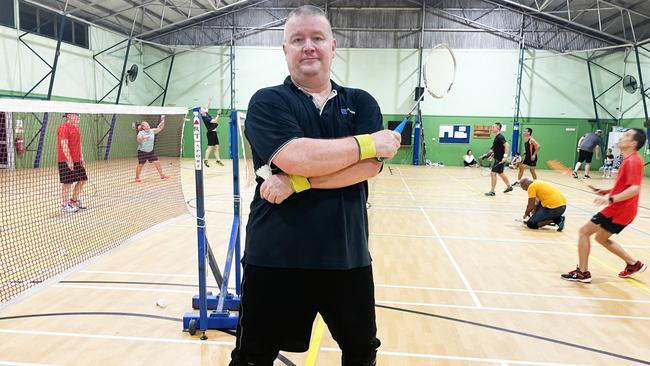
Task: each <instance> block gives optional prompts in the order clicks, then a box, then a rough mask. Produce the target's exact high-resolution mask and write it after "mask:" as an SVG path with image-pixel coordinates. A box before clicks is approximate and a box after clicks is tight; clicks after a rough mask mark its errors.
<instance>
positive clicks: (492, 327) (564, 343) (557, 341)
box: [376, 305, 650, 365]
mask: <svg viewBox="0 0 650 366" xmlns="http://www.w3.org/2000/svg"><path fill="white" fill-rule="evenodd" d="M376 306H377V307H379V308H383V309H387V310H395V311H400V312H404V313H409V314H414V315H423V316H427V317H431V318H436V319H442V320H447V321H452V322H456V323H461V324H465V325H473V326H476V327H480V328H485V329H490V330H496V331H499V332H504V333H509V334H513V335H518V336H523V337H528V338H532V339H535V340H539V341H544V342H549V343H553V344H557V345H562V346H567V347H571V348H575V349H579V350H583V351H588V352H593V353H598V354H601V355H605V356H610V357H615V358H618V359H623V360H626V361H632V362H636V363H641V364H644V365H650V362H649V361H646V360H642V359H638V358H634V357H630V356H626V355H622V354H618V353H614V352H610V351H605V350H601V349H598V348H593V347H588V346H583V345H581V344H577V343H571V342H567V341H563V340H560V339H556V338H549V337H544V336H540V335H536V334H532V333H526V332H522V331H518V330H514V329H508V328H504V327H498V326H495V325H490V324H486V323H479V322H475V321H470V320H465V319H460V318H454V317H451V316H445V315H440V314H434V313H427V312H423V311H418V310H411V309H404V308H397V307H393V306H387V305H376Z"/></svg>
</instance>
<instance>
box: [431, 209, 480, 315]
mask: <svg viewBox="0 0 650 366" xmlns="http://www.w3.org/2000/svg"><path fill="white" fill-rule="evenodd" d="M420 212H422V214H423V215H424V218H425V219H426V220H427V223H428V224H429V227H431V230H433V233H434V234H435V235H436V238H437V239H438V242H439V243H440V246H442V249H443V250H444V251H445V254H447V258H449V261H450V262H451V264H452V266H453V267H454V269H455V270H456V273H458V276H460V279H461V281H463V284H464V285H465V288H467V290H468V291H469V295H470V296H471V297H472V300H473V301H474V305H475V306H476V307H479V308H480V307H482V306H483V305H481V301H479V299H478V296H476V294H475V293H474V290H473V289H472V286H471V285H470V284H469V281H467V278H465V275H464V274H463V271H461V269H460V266H459V265H458V263H457V262H456V260H455V259H454V256H453V255H452V254H451V252H450V251H449V248H447V244H445V241H444V240H443V239H442V237H441V236H440V234H439V233H438V230H437V229H436V227H435V226H434V225H433V222H431V219H429V215H427V212H426V211H424V209H423V208H420Z"/></svg>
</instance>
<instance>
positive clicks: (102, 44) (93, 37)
mask: <svg viewBox="0 0 650 366" xmlns="http://www.w3.org/2000/svg"><path fill="white" fill-rule="evenodd" d="M22 33H23V32H22V31H19V30H17V29H13V28H8V27H3V26H0V70H1V71H2V72H0V90H2V91H5V92H7V91H11V92H20V93H21V94H25V93H26V92H27V91H29V89H31V88H32V87H33V86H34V85H35V84H36V83H37V82H38V81H39V80H40V79H41V78H43V77H44V76H45V75H46V74H47V73H48V72H49V71H50V68H49V67H48V66H47V65H46V64H45V63H43V61H41V60H40V59H39V58H38V56H37V55H35V54H34V53H33V52H32V51H30V50H29V48H27V46H25V45H24V44H23V43H21V42H20V41H19V39H18V37H19V36H20V35H21V34H22ZM123 39H124V38H123V37H121V36H119V35H115V34H113V33H110V32H107V31H103V30H101V29H99V28H95V27H91V28H90V31H89V40H90V49H85V48H82V47H77V46H73V45H69V44H66V43H62V44H61V54H60V56H59V60H58V65H57V69H56V75H55V80H54V86H53V90H52V95H53V98H54V99H64V100H80V101H95V100H97V99H99V98H101V97H102V96H103V95H104V94H105V93H106V92H108V91H109V90H110V89H111V88H112V87H113V86H115V85H117V81H116V80H115V79H114V78H113V77H111V76H110V74H109V73H108V72H106V71H105V70H104V69H102V68H101V66H100V65H99V64H98V63H97V62H95V61H94V60H93V54H95V53H98V52H100V51H101V50H103V49H105V48H108V47H110V46H111V45H113V44H116V43H118V42H120V41H121V40H123ZM23 40H24V41H25V42H26V43H27V44H28V45H29V46H30V47H31V48H33V49H34V50H35V51H36V52H38V54H39V55H40V56H41V57H42V58H43V59H44V60H45V61H47V62H48V63H49V64H50V65H53V63H54V52H55V50H56V40H53V39H50V38H47V37H42V36H39V35H35V34H29V35H26V36H25V37H23ZM124 45H125V44H124ZM120 48H121V47H118V48H116V49H114V50H112V51H109V52H106V53H104V54H103V55H100V56H98V59H99V60H100V61H101V62H102V63H104V64H105V66H106V67H107V68H108V69H109V70H111V72H112V73H113V74H115V75H116V76H117V77H118V78H119V77H120V75H121V72H122V63H123V62H124V54H125V49H120ZM147 48H148V47H146V46H142V45H139V44H138V45H134V46H133V47H132V48H131V51H130V54H129V62H128V66H129V67H130V66H131V64H134V63H135V64H138V66H139V67H140V71H142V67H143V65H144V63H143V62H144V59H143V54H142V52H143V49H144V50H145V51H144V52H147V51H146V49H147ZM165 75H166V74H165ZM49 83H50V77H47V78H46V79H45V80H43V82H41V84H40V85H39V86H38V87H37V88H36V89H34V90H33V91H32V95H40V96H43V95H47V92H48V88H49ZM152 85H155V84H153V83H152V82H150V81H149V80H145V77H144V75H143V74H140V76H139V77H138V80H136V82H135V83H133V84H129V85H128V86H126V85H123V88H122V95H121V97H120V103H123V104H147V103H148V102H149V101H150V100H151V99H152V98H153V97H151V96H150V94H153V93H152V91H151V89H152ZM154 95H155V94H154ZM116 96H117V89H116V90H114V91H113V92H112V93H111V94H109V96H108V97H107V98H106V100H105V101H108V102H111V101H115V98H116Z"/></svg>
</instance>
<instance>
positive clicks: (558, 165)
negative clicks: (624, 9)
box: [546, 160, 573, 176]
mask: <svg viewBox="0 0 650 366" xmlns="http://www.w3.org/2000/svg"><path fill="white" fill-rule="evenodd" d="M546 166H548V167H549V168H551V169H553V170H555V171H556V172H558V173H562V174H565V175H568V176H572V175H573V169H571V168H569V167H568V166H566V165H564V164H563V163H562V162H561V161H558V160H547V161H546Z"/></svg>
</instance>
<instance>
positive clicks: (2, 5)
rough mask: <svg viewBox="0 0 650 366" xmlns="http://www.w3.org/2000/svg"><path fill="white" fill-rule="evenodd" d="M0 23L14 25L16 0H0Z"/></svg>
mask: <svg viewBox="0 0 650 366" xmlns="http://www.w3.org/2000/svg"><path fill="white" fill-rule="evenodd" d="M0 9H2V11H0V24H2V25H6V26H9V27H14V26H15V24H16V23H14V0H0Z"/></svg>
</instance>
